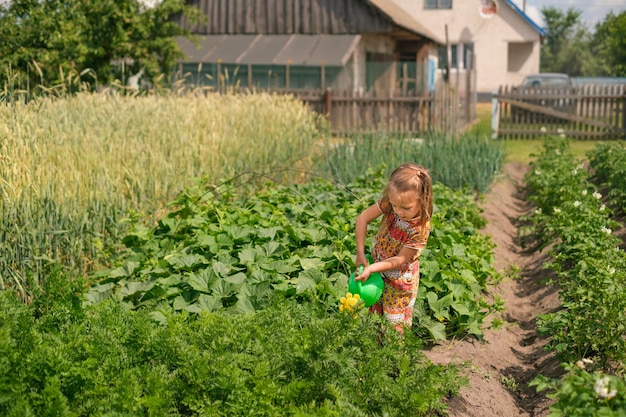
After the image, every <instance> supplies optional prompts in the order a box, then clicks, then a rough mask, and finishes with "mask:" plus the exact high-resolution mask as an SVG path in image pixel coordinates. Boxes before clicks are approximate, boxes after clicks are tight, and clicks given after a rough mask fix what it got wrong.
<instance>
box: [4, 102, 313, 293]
mask: <svg viewBox="0 0 626 417" xmlns="http://www.w3.org/2000/svg"><path fill="white" fill-rule="evenodd" d="M318 122H320V116H319V115H316V114H315V113H313V112H311V111H310V109H308V108H307V107H306V105H304V104H303V103H302V102H300V101H298V100H296V99H294V98H293V97H289V96H285V95H276V94H266V93H259V94H202V95H200V94H195V93H193V92H187V93H184V94H175V93H172V94H163V95H157V96H150V97H143V96H138V97H131V96H128V95H123V94H119V93H116V92H114V91H107V92H103V93H100V94H96V93H93V94H92V93H78V94H75V95H73V96H72V97H66V98H64V99H55V98H52V97H47V98H41V99H39V100H37V102H35V101H32V102H30V103H29V104H24V103H13V104H12V105H3V106H0V126H2V127H3V128H5V129H4V130H3V131H2V135H3V136H2V141H1V146H2V157H1V158H0V197H1V198H0V253H2V256H0V288H6V287H8V288H18V289H19V291H20V292H21V293H22V296H23V298H24V299H26V298H27V297H28V294H29V293H30V292H31V291H33V290H34V289H33V288H31V287H32V285H35V286H36V285H37V283H38V282H39V281H40V280H45V279H46V275H47V274H48V273H49V271H50V268H51V264H54V263H60V264H62V265H63V266H65V267H67V268H70V269H71V270H72V271H75V272H76V273H77V274H89V273H91V272H92V271H93V270H94V269H97V268H100V267H102V265H106V266H109V265H110V263H111V260H112V258H113V257H114V256H115V254H116V253H117V249H118V246H119V245H120V244H121V240H122V237H123V236H124V235H125V234H126V232H127V230H126V228H125V226H126V225H125V224H123V223H121V221H122V219H124V218H126V217H129V216H136V218H141V219H142V220H143V221H144V222H146V223H149V224H153V223H154V222H155V218H157V217H159V216H161V215H162V212H163V210H165V206H166V204H167V203H168V202H169V201H171V200H172V199H174V198H175V197H176V196H177V195H178V193H180V192H181V191H182V190H183V189H184V187H185V186H186V185H188V184H190V183H191V182H192V179H193V178H196V177H206V178H210V179H211V181H218V180H219V179H220V178H226V177H234V176H237V175H239V174H241V175H242V176H245V178H246V179H248V180H250V181H252V182H254V181H257V182H265V181H266V180H267V179H268V178H271V179H272V180H274V181H279V182H284V183H290V182H295V181H304V180H306V179H307V176H308V173H307V172H308V171H307V170H306V168H308V167H309V162H308V159H309V157H310V154H311V149H315V148H316V146H317V144H318V143H319V142H320V141H321V136H323V134H324V130H323V126H324V125H323V124H322V123H318ZM257 143H262V144H263V146H250V144H257ZM250 172H254V174H250ZM245 173H248V174H245ZM207 181H208V180H207Z"/></svg>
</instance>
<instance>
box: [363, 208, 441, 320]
mask: <svg viewBox="0 0 626 417" xmlns="http://www.w3.org/2000/svg"><path fill="white" fill-rule="evenodd" d="M384 204H389V203H388V202H386V203H385V202H383V201H382V200H381V201H379V202H378V208H379V209H380V210H381V212H383V218H382V219H381V222H380V227H379V228H378V232H377V233H376V237H375V239H374V248H373V249H372V259H373V260H374V262H378V261H381V260H383V259H387V258H391V257H393V256H396V255H397V254H398V253H399V252H400V250H402V248H403V247H405V246H406V247H409V248H412V249H416V250H417V253H416V254H415V256H414V257H413V259H412V260H410V261H409V262H406V263H405V264H403V265H401V266H400V267H399V268H398V269H392V270H389V271H385V272H383V273H382V276H383V280H384V282H385V288H384V290H383V295H382V297H381V298H380V300H379V301H378V303H376V304H374V305H373V306H372V307H370V310H371V311H373V312H376V313H379V314H384V315H385V317H386V318H387V320H389V321H390V322H391V323H398V324H400V323H404V324H405V325H407V326H411V324H412V322H413V306H414V305H415V299H416V297H417V289H418V285H419V269H420V264H419V256H420V254H421V252H422V249H424V248H425V247H426V242H427V241H428V236H429V235H430V221H429V222H427V223H426V224H425V225H422V221H421V219H420V218H415V219H411V220H409V221H406V220H402V219H401V218H399V217H397V216H396V215H395V214H394V213H393V211H390V213H389V214H384V213H385V209H386V208H387V207H385V206H384Z"/></svg>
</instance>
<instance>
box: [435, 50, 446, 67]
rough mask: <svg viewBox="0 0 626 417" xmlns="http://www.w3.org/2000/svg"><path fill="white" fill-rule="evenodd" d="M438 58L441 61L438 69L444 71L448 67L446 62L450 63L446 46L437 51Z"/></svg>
mask: <svg viewBox="0 0 626 417" xmlns="http://www.w3.org/2000/svg"><path fill="white" fill-rule="evenodd" d="M437 58H438V59H437V61H439V65H438V68H439V69H444V68H445V67H446V62H447V61H448V53H447V51H446V47H445V46H439V49H438V50H437Z"/></svg>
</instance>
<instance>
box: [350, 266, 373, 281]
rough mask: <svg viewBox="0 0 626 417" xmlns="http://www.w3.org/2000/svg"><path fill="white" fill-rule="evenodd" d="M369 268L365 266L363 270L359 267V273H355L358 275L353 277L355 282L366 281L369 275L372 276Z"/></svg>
mask: <svg viewBox="0 0 626 417" xmlns="http://www.w3.org/2000/svg"><path fill="white" fill-rule="evenodd" d="M370 269H371V268H370V266H369V265H367V266H366V267H365V268H363V265H361V266H360V267H359V271H357V273H358V275H357V276H356V277H354V280H355V281H367V279H368V278H369V277H370V275H371V274H372V272H371V271H370Z"/></svg>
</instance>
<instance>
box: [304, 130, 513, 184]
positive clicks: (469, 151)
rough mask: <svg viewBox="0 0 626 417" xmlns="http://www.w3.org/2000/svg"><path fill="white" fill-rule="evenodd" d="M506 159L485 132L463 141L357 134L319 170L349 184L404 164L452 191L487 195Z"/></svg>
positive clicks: (445, 136) (338, 145)
mask: <svg viewBox="0 0 626 417" xmlns="http://www.w3.org/2000/svg"><path fill="white" fill-rule="evenodd" d="M503 160H504V146H503V144H502V142H497V141H493V140H491V139H489V137H488V136H486V135H484V134H482V133H481V132H476V131H470V132H467V133H463V134H461V135H460V136H454V135H452V134H449V133H445V132H433V133H429V134H426V135H424V136H423V137H422V138H409V137H393V136H386V135H358V136H353V137H349V138H345V139H343V140H342V141H340V142H337V141H335V143H333V144H331V145H330V146H328V150H327V151H326V153H325V154H324V155H323V158H320V159H319V160H318V161H317V165H316V167H317V169H318V170H319V171H321V172H324V173H327V174H328V175H331V176H332V177H333V178H334V179H335V180H336V181H339V182H342V183H348V182H350V181H352V180H353V179H355V178H356V177H357V176H359V175H361V174H362V173H363V172H365V171H366V170H367V169H369V168H375V167H379V166H380V165H382V164H385V165H386V169H387V173H390V172H391V170H393V169H394V168H395V167H396V166H398V165H400V164H402V163H405V162H415V163H418V164H421V165H424V166H425V167H427V168H429V169H430V170H431V175H432V177H433V180H434V181H438V182H441V183H443V184H445V185H447V186H449V187H452V188H457V189H463V188H467V189H469V190H472V191H476V192H479V193H484V192H486V191H487V190H488V189H489V187H490V186H491V184H492V182H493V179H494V176H495V175H496V174H497V173H499V172H500V169H501V166H502V163H503Z"/></svg>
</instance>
